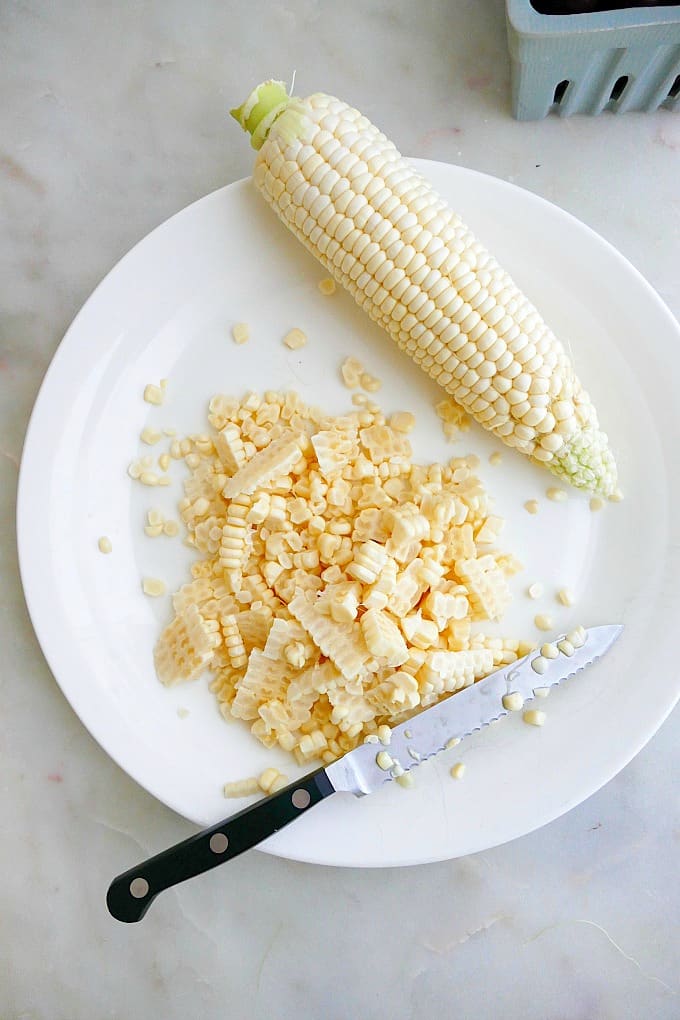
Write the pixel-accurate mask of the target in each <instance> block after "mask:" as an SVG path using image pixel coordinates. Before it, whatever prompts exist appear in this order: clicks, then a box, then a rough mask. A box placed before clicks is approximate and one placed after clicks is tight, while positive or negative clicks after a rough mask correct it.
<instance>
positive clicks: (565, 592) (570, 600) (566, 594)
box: [557, 588, 574, 606]
mask: <svg viewBox="0 0 680 1020" xmlns="http://www.w3.org/2000/svg"><path fill="white" fill-rule="evenodd" d="M557 601H558V602H559V603H560V604H561V605H563V606H573V604H574V595H573V593H572V592H571V591H570V589H569V588H560V590H559V591H558V593H557Z"/></svg>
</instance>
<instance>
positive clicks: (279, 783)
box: [257, 768, 289, 793]
mask: <svg viewBox="0 0 680 1020" xmlns="http://www.w3.org/2000/svg"><path fill="white" fill-rule="evenodd" d="M257 782H258V785H259V787H260V789H261V790H262V792H263V793H276V792H277V791H278V790H282V789H283V788H284V786H288V783H289V779H288V776H284V775H282V773H281V772H279V770H278V769H275V768H269V769H265V770H264V772H261V773H260V775H259V776H258V779H257Z"/></svg>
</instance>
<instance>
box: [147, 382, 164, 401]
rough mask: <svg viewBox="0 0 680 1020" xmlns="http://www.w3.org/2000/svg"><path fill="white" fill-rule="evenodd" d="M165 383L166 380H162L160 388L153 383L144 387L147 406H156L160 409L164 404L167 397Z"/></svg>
mask: <svg viewBox="0 0 680 1020" xmlns="http://www.w3.org/2000/svg"><path fill="white" fill-rule="evenodd" d="M163 381H164V380H161V385H160V386H154V384H153V383H148V384H147V385H146V386H145V387H144V399H145V400H146V402H147V404H155V405H156V406H157V407H160V405H161V404H162V403H163V397H164V396H165V387H164V386H163Z"/></svg>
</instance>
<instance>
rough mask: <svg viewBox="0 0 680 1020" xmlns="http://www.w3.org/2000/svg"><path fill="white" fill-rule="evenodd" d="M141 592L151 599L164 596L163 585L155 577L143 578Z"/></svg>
mask: <svg viewBox="0 0 680 1020" xmlns="http://www.w3.org/2000/svg"><path fill="white" fill-rule="evenodd" d="M142 591H143V592H144V594H145V595H149V596H151V598H158V597H159V596H160V595H164V594H165V584H164V583H163V581H161V580H159V579H158V578H157V577H144V578H143V579H142Z"/></svg>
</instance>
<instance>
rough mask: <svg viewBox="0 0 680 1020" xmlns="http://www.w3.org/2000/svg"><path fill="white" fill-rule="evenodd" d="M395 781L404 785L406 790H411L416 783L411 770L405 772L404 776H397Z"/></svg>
mask: <svg viewBox="0 0 680 1020" xmlns="http://www.w3.org/2000/svg"><path fill="white" fill-rule="evenodd" d="M394 781H395V783H399V785H400V786H403V787H404V789H405V790H410V789H411V787H412V786H414V785H415V779H414V778H413V775H412V773H411V772H404V774H403V776H397V777H396V779H395V780H394Z"/></svg>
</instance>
